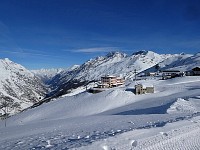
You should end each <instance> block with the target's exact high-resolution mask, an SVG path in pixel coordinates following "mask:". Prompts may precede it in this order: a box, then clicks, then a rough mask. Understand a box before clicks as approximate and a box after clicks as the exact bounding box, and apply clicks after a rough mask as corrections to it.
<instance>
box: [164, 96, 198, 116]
mask: <svg viewBox="0 0 200 150" xmlns="http://www.w3.org/2000/svg"><path fill="white" fill-rule="evenodd" d="M196 112H198V111H197V109H196V107H195V106H194V105H193V103H192V102H191V101H187V100H185V99H182V98H178V99H177V101H176V102H175V103H174V104H173V105H171V107H170V108H169V109H168V110H167V113H168V114H173V113H196Z"/></svg>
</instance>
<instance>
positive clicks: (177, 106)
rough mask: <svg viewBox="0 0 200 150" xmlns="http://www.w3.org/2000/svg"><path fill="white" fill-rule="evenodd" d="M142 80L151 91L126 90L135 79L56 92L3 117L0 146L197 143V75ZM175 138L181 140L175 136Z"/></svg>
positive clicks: (138, 146) (160, 146)
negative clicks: (121, 84)
mask: <svg viewBox="0 0 200 150" xmlns="http://www.w3.org/2000/svg"><path fill="white" fill-rule="evenodd" d="M140 83H145V84H147V83H148V84H153V85H154V86H155V93H154V94H144V95H135V94H134V93H132V92H131V91H130V90H127V89H131V88H133V87H134V85H135V83H134V82H130V83H128V84H127V85H126V86H124V87H117V88H113V89H109V90H107V91H104V92H102V93H98V94H95V95H94V94H89V93H86V92H84V93H80V94H78V95H75V96H67V97H64V98H59V99H57V100H54V101H51V102H49V103H46V104H43V105H41V106H39V107H37V108H33V109H30V110H27V111H24V112H22V113H20V114H18V115H15V116H13V117H11V118H9V119H8V120H7V127H6V128H5V127H4V122H3V121H2V122H0V133H1V134H0V144H1V148H2V149H10V148H11V147H12V149H18V148H22V149H42V148H50V149H52V150H54V149H78V148H80V149H85V150H86V149H94V148H96V149H103V150H105V148H106V147H107V148H110V149H111V148H115V149H123V150H125V149H131V148H136V149H147V150H150V149H152V148H153V149H156V150H158V149H163V148H165V149H176V148H177V147H178V146H180V145H181V144H182V145H184V146H185V147H184V148H185V149H192V148H193V149H194V148H195V147H196V146H198V144H199V142H198V141H199V140H200V138H199V136H197V135H198V133H199V132H200V131H199V123H200V122H199V115H200V113H199V112H200V105H199V104H200V103H199V96H200V95H199V92H200V90H199V84H200V78H199V77H182V78H175V79H170V80H166V81H162V80H157V79H150V80H141V81H140ZM188 91H190V92H188ZM147 131H148V132H147ZM186 133H187V134H186ZM5 135H6V136H5ZM191 135H194V136H191ZM188 136H190V138H188ZM112 137H114V138H112ZM174 138H176V139H177V140H178V139H180V141H179V142H178V143H176V141H174V142H173V139H174ZM148 141H149V143H148ZM182 141H187V143H188V144H186V145H185V144H184V142H182ZM195 141H197V142H195ZM30 143H31V144H30ZM159 143H160V144H159ZM172 144H177V146H174V148H173V146H172Z"/></svg>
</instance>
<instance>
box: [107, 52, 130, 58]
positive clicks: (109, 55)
mask: <svg viewBox="0 0 200 150" xmlns="http://www.w3.org/2000/svg"><path fill="white" fill-rule="evenodd" d="M126 56H127V55H126V54H125V53H121V52H115V51H114V52H109V53H108V54H107V55H106V57H121V58H122V57H126Z"/></svg>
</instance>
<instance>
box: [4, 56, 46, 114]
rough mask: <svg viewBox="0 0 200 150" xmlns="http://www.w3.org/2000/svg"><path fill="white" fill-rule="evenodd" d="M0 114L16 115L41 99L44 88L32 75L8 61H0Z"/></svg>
mask: <svg viewBox="0 0 200 150" xmlns="http://www.w3.org/2000/svg"><path fill="white" fill-rule="evenodd" d="M0 72H1V73H0V107H3V108H1V109H0V113H1V114H4V113H5V112H4V111H5V108H4V107H5V106H6V107H7V108H6V109H7V112H8V113H11V114H14V113H17V112H19V111H21V110H23V109H25V108H27V107H29V106H31V105H33V104H34V103H36V102H38V101H40V100H41V99H43V97H44V96H45V94H46V93H47V88H46V86H45V85H44V84H43V83H42V81H41V80H40V79H39V78H38V77H36V76H35V75H34V74H33V73H31V72H30V71H28V70H27V69H26V68H24V67H23V66H21V65H19V64H16V63H14V62H12V61H10V60H9V59H7V58H6V59H0Z"/></svg>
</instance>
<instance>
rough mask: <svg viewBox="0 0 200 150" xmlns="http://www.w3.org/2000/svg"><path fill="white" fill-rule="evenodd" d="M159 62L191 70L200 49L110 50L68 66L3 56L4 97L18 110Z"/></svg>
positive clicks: (197, 62) (128, 75) (131, 75)
mask: <svg viewBox="0 0 200 150" xmlns="http://www.w3.org/2000/svg"><path fill="white" fill-rule="evenodd" d="M156 66H159V70H166V69H174V70H181V71H186V70H191V69H192V68H194V67H197V66H200V53H197V54H194V55H191V54H183V53H182V54H157V53H155V52H153V51H138V52H135V53H133V54H132V55H129V56H128V55H127V54H125V53H121V52H110V53H108V54H107V55H106V56H99V57H96V58H93V59H90V60H88V61H86V62H85V63H83V64H82V65H74V66H72V67H70V68H68V69H41V70H32V71H29V70H27V69H25V68H24V67H23V66H21V65H19V64H16V63H14V62H12V61H10V60H9V59H1V60H0V70H1V72H2V73H1V74H0V82H1V83H0V88H1V91H0V95H1V100H0V101H3V100H4V99H5V98H9V99H11V101H12V103H13V104H14V103H15V102H16V106H17V109H16V110H15V111H14V108H13V110H11V112H13V113H15V112H18V111H20V110H23V109H24V108H26V107H29V106H31V105H33V104H34V103H37V102H39V101H40V100H41V99H42V98H43V97H57V96H61V95H63V94H66V93H68V92H70V90H71V89H72V88H77V87H80V86H84V85H87V84H88V83H90V82H92V81H97V80H99V79H100V77H101V76H104V75H107V74H110V75H116V76H120V77H123V78H125V79H133V78H134V76H135V73H134V70H135V69H136V71H137V73H140V72H150V71H157V69H158V68H157V67H156ZM48 89H51V91H50V92H49V90H48ZM10 106H12V105H10ZM10 109H11V108H10Z"/></svg>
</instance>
